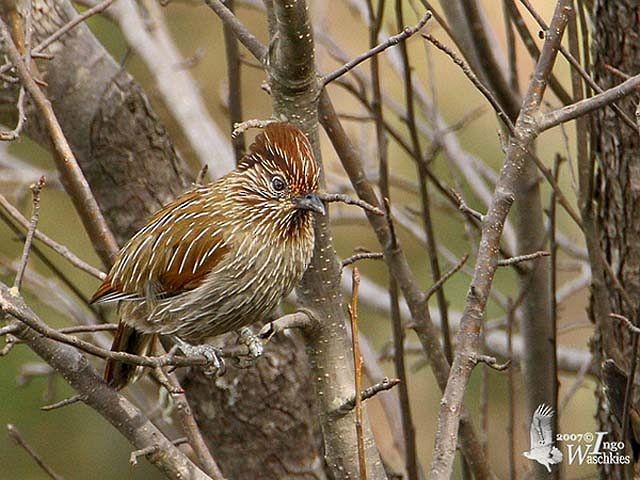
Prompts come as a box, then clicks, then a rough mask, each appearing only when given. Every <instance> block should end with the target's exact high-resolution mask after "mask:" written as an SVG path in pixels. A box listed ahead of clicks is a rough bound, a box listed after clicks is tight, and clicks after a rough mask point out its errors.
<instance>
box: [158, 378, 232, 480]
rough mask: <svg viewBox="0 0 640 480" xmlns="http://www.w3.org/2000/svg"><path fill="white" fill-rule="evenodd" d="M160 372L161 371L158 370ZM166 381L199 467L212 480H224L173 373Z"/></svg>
mask: <svg viewBox="0 0 640 480" xmlns="http://www.w3.org/2000/svg"><path fill="white" fill-rule="evenodd" d="M158 370H159V371H160V372H162V369H158ZM166 378H167V381H168V382H169V385H170V387H171V388H172V390H173V400H174V402H175V409H174V411H176V412H177V416H178V418H179V420H180V423H181V424H182V429H183V431H184V434H185V435H186V436H187V439H188V442H189V445H190V446H191V448H193V451H194V452H195V454H196V457H197V458H198V461H199V463H200V467H201V468H202V469H203V470H204V472H205V473H206V474H207V475H209V476H210V477H211V478H212V479H213V480H224V476H223V475H222V471H221V470H220V467H219V466H218V464H217V463H216V461H215V459H214V458H213V456H212V455H211V452H210V451H209V448H208V447H207V444H206V442H205V441H204V438H203V437H202V432H201V431H200V428H199V427H198V424H197V423H196V419H195V417H194V416H193V411H192V410H191V407H190V406H189V402H188V401H187V396H186V395H185V393H184V390H183V389H182V386H181V385H180V382H179V380H178V378H177V376H176V374H175V373H170V374H167V375H166Z"/></svg>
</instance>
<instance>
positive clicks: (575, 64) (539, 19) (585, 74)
mask: <svg viewBox="0 0 640 480" xmlns="http://www.w3.org/2000/svg"><path fill="white" fill-rule="evenodd" d="M511 1H513V0H511ZM520 3H522V4H523V5H524V6H525V8H526V9H527V10H528V11H529V13H530V14H531V16H532V17H533V18H534V19H535V20H536V22H538V25H540V27H542V29H544V30H545V31H547V32H548V31H549V27H548V26H547V23H546V22H545V21H544V19H543V18H542V17H541V16H540V15H539V14H538V12H536V10H535V8H533V5H531V3H530V2H529V1H528V0H520ZM583 33H585V32H583ZM584 37H585V38H586V35H585V36H584ZM559 50H560V53H561V54H562V55H563V56H564V58H566V59H567V61H568V62H569V64H570V65H571V67H573V69H574V70H575V71H576V72H578V74H579V75H580V76H581V77H582V78H583V79H584V80H585V82H587V85H589V87H591V88H592V89H593V90H594V91H595V92H596V93H602V92H603V90H602V88H600V85H598V84H597V83H596V82H595V80H593V78H591V76H590V75H589V73H588V72H587V71H586V70H585V69H584V68H583V67H582V65H580V62H578V60H576V58H575V57H574V56H573V55H572V54H571V52H569V51H568V50H567V49H566V48H564V47H563V46H562V45H560V46H559ZM588 52H589V48H585V55H588ZM590 64H591V63H590V62H588V61H587V62H585V65H590ZM607 106H610V107H611V108H613V110H614V111H615V112H616V113H617V114H618V116H620V118H621V119H622V120H623V121H624V123H626V124H627V125H628V126H629V127H630V128H631V129H633V130H635V122H634V121H633V120H632V119H631V118H629V116H628V115H627V114H626V113H625V112H624V111H623V110H622V109H621V108H620V107H619V106H618V105H616V104H615V103H611V104H610V105H607Z"/></svg>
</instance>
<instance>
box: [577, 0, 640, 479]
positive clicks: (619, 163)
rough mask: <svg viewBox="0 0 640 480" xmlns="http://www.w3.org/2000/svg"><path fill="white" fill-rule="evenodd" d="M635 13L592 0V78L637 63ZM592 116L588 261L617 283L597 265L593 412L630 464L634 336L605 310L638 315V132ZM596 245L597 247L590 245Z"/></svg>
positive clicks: (632, 102)
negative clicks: (596, 373)
mask: <svg viewBox="0 0 640 480" xmlns="http://www.w3.org/2000/svg"><path fill="white" fill-rule="evenodd" d="M639 14H640V2H638V1H637V0H598V1H596V2H595V5H594V10H593V17H592V19H593V23H594V25H595V31H594V34H593V35H594V36H593V47H592V50H593V68H594V70H593V71H594V75H595V80H596V82H597V83H598V85H600V87H602V88H603V89H607V88H610V87H613V86H615V85H617V84H619V83H620V82H621V81H622V79H621V78H620V77H619V76H618V75H616V74H614V73H611V70H609V69H607V65H611V66H613V67H615V68H617V69H619V70H621V71H622V72H627V73H629V74H635V73H637V72H638V71H639V70H640V42H638V37H637V32H638V31H639V29H640V16H639ZM637 100H638V99H637V96H636V98H634V97H633V96H630V97H627V98H626V99H624V100H621V101H619V102H617V103H618V105H619V106H620V107H621V108H622V109H623V110H624V111H625V112H627V113H628V114H632V113H633V112H634V111H635V110H636V102H637ZM592 120H593V124H592V125H593V129H592V139H591V147H592V161H593V162H595V163H594V165H595V169H596V171H597V172H596V174H595V179H594V188H593V195H594V200H595V207H594V208H595V210H594V212H593V215H594V217H593V221H594V225H595V229H594V236H595V237H596V238H595V241H594V242H593V246H592V247H591V248H590V250H592V251H591V252H590V255H591V258H592V262H593V261H594V260H593V259H595V261H598V260H601V259H602V258H603V257H604V259H605V260H606V262H607V263H608V265H609V266H610V271H611V272H612V274H613V275H615V277H616V279H617V281H618V282H619V285H616V282H615V281H614V280H613V278H612V275H611V274H608V273H606V271H607V270H609V268H608V267H607V266H606V264H603V265H604V271H605V273H604V274H603V275H602V277H603V278H601V279H600V281H595V280H597V279H596V278H595V277H594V283H593V288H592V292H593V293H592V298H591V305H592V308H591V316H592V319H593V321H594V322H595V324H596V335H595V338H594V341H593V347H592V348H593V352H594V355H595V358H596V359H597V360H598V361H599V362H598V365H600V374H601V381H602V383H601V385H602V387H603V388H602V389H599V390H598V391H597V398H598V412H597V415H596V417H597V422H598V424H599V428H600V430H602V431H605V432H609V433H608V436H607V438H605V440H606V441H624V442H625V443H626V445H627V447H628V448H627V451H626V452H625V453H626V454H630V455H632V464H635V461H636V459H637V453H638V446H639V445H640V443H639V440H640V437H639V436H638V435H637V434H636V433H635V432H639V433H640V430H639V429H638V427H637V421H638V415H637V411H638V408H640V397H639V396H638V393H637V392H638V388H637V386H634V389H633V390H634V391H633V392H632V395H631V398H630V402H629V407H630V408H629V409H628V410H629V413H627V414H625V413H624V411H623V410H624V403H625V390H626V389H627V380H628V378H629V376H630V374H631V373H632V371H633V370H634V368H635V362H636V359H637V353H638V352H637V342H636V343H634V339H633V335H632V334H631V333H630V331H629V329H628V328H627V327H626V326H625V324H624V323H623V322H621V321H619V320H615V319H612V318H610V317H608V313H617V314H621V315H624V316H626V317H627V318H628V319H630V320H631V321H632V322H633V323H635V324H637V323H638V320H639V317H638V306H639V305H640V137H639V136H638V132H637V131H633V130H632V129H630V128H629V127H627V126H626V125H625V124H624V122H623V121H622V120H621V119H620V118H619V117H618V116H617V115H616V113H615V112H614V111H613V110H612V109H610V108H607V109H602V110H598V111H596V113H595V114H594V115H593V117H592ZM581 188H582V187H581ZM583 208H589V207H588V206H583ZM588 243H589V242H588ZM595 249H598V250H599V251H595V252H594V251H593V250H595ZM620 286H621V287H622V288H623V289H624V290H625V291H626V295H625V294H623V293H622V292H621V288H620ZM625 297H627V298H628V299H625ZM634 383H635V382H634ZM624 419H627V420H626V421H624ZM624 423H626V426H625V425H623V424H624ZM623 431H624V432H625V433H624V435H625V437H624V438H623V437H622V435H623ZM633 469H634V467H633V466H631V467H625V466H619V465H618V466H616V465H604V466H602V467H601V474H602V475H603V476H604V477H606V478H616V479H618V478H632V476H633Z"/></svg>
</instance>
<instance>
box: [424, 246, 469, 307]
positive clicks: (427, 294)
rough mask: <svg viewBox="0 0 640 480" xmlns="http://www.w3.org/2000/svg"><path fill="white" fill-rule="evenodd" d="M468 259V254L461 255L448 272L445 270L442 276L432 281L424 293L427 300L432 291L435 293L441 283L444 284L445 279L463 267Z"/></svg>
mask: <svg viewBox="0 0 640 480" xmlns="http://www.w3.org/2000/svg"><path fill="white" fill-rule="evenodd" d="M468 259H469V254H466V255H463V256H462V258H461V259H460V261H459V262H458V264H457V265H454V266H453V268H451V269H450V270H449V271H448V272H445V274H444V275H442V277H441V278H440V279H439V280H438V281H437V282H436V283H434V284H433V285H432V286H431V287H430V288H429V290H427V293H426V294H425V298H426V299H427V300H429V298H431V296H432V295H433V294H434V293H436V292H437V291H438V289H439V288H440V287H442V285H444V284H445V282H446V281H447V280H449V279H450V278H451V277H452V276H453V275H455V274H456V272H458V271H460V269H461V268H462V267H464V264H465V263H467V260H468Z"/></svg>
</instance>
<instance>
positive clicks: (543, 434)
mask: <svg viewBox="0 0 640 480" xmlns="http://www.w3.org/2000/svg"><path fill="white" fill-rule="evenodd" d="M552 420H553V408H552V407H550V406H549V405H545V404H542V405H539V406H538V408H537V409H536V411H535V413H534V414H533V419H532V420H531V430H530V431H529V436H530V440H531V448H532V449H533V448H536V447H545V446H548V445H553V428H552V424H551V423H552Z"/></svg>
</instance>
